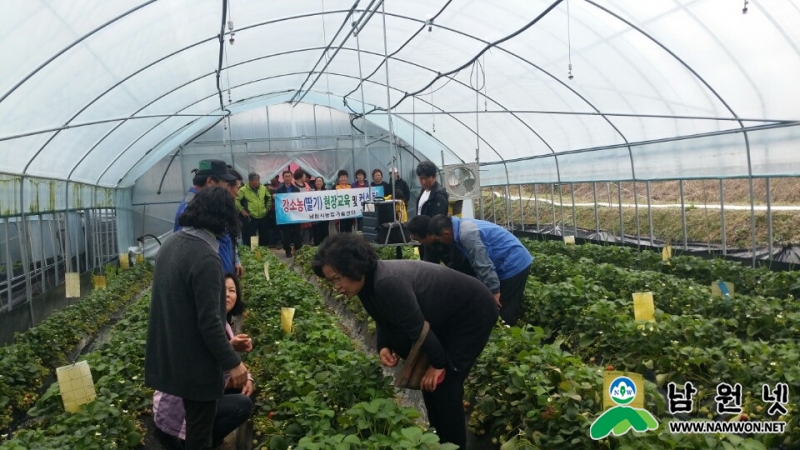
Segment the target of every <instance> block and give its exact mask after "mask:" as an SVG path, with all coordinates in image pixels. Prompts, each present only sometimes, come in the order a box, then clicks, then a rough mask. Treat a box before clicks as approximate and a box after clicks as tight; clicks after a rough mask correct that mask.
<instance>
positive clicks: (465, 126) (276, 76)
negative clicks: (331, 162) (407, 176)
mask: <svg viewBox="0 0 800 450" xmlns="http://www.w3.org/2000/svg"><path fill="white" fill-rule="evenodd" d="M300 73H305V72H297V73H284V74H280V75H275V76H272V77H266V78H264V79H259V80H251V81H248V82H247V83H242V84H240V85H237V86H235V87H240V86H244V85H247V84H252V83H257V82H259V81H263V80H267V79H273V78H280V77H284V76H290V75H297V74H300ZM325 73H327V74H329V75H335V76H342V77H345V78H353V79H357V78H356V77H354V76H352V75H348V74H338V73H335V72H325ZM369 82H370V83H373V84H376V85H379V86H383V87H386V85H385V84H383V83H379V82H376V81H369ZM281 92H287V91H278V92H270V93H264V94H260V95H272V94H276V93H281ZM260 95H259V96H260ZM210 97H213V94H212V95H210V96H207V97H205V98H202V99H199V100H197V101H196V102H194V103H192V104H190V105H187V106H185V107H184V108H183V109H186V108H189V107H191V106H193V105H195V104H197V103H199V102H202V101H205V100H207V99H208V98H210ZM417 98H418V99H419V100H421V101H422V102H425V103H428V104H429V105H431V107H433V108H436V109H439V110H440V111H443V110H441V108H439V107H437V106H436V105H433V104H430V103H429V102H426V101H425V100H424V99H421V98H419V97H417ZM334 109H335V108H334ZM443 112H444V111H443ZM451 118H452V119H453V120H455V121H456V122H458V123H459V124H461V125H462V126H464V128H466V129H467V130H469V131H470V132H471V133H472V134H475V135H476V136H477V135H478V134H477V133H476V132H475V130H473V129H472V128H470V127H469V126H468V125H466V124H465V123H464V122H462V121H461V120H460V119H458V118H456V117H452V116H451ZM162 123H163V122H162ZM159 125H161V123H158V124H156V125H154V126H153V127H152V128H151V129H150V130H148V131H146V132H145V133H143V134H142V135H140V136H139V137H138V138H136V139H135V140H134V141H133V142H131V144H130V145H128V147H126V148H125V149H123V150H122V152H121V153H120V154H119V155H118V156H117V157H116V158H115V159H114V161H112V162H111V163H110V164H109V165H108V166H106V168H105V169H104V170H103V172H102V173H101V174H100V176H98V178H97V180H98V181H97V182H99V181H100V179H102V177H103V176H104V175H105V173H106V172H107V171H108V169H110V168H111V166H113V165H114V164H115V163H116V161H117V160H118V159H119V158H120V157H121V156H122V155H123V154H124V153H125V152H126V151H127V150H128V149H129V148H130V147H131V146H132V145H134V144H135V143H136V142H138V141H139V140H140V139H141V138H143V137H144V136H145V135H146V134H147V133H149V132H150V131H152V130H153V129H155V128H156V127H158V126H159ZM165 139H167V137H165V138H164V139H162V141H161V142H163V141H164V140H165ZM480 139H481V141H483V142H484V143H485V144H486V145H487V146H489V148H491V149H492V151H493V152H495V154H497V155H498V156H500V155H499V153H498V152H497V150H496V149H495V148H494V147H493V146H492V145H491V144H490V143H489V142H488V141H486V140H485V139H483V138H480ZM158 145H160V143H159V144H157V145H156V147H157V146H158ZM444 147H445V148H447V146H444ZM154 148H155V147H154ZM150 151H152V149H151V150H149V151H148V152H147V153H145V154H144V155H142V157H144V156H145V155H147V154H149V153H150ZM500 158H501V159H502V156H500ZM140 161H141V159H140ZM137 164H138V162H137Z"/></svg>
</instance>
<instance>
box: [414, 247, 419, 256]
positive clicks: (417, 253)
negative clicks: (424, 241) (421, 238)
mask: <svg viewBox="0 0 800 450" xmlns="http://www.w3.org/2000/svg"><path fill="white" fill-rule="evenodd" d="M414 254H415V255H417V256H419V247H414Z"/></svg>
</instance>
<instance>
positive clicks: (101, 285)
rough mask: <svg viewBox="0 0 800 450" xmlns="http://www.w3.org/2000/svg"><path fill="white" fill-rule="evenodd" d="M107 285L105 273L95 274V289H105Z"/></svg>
mask: <svg viewBox="0 0 800 450" xmlns="http://www.w3.org/2000/svg"><path fill="white" fill-rule="evenodd" d="M106 286H108V285H107V284H106V277H105V275H95V276H94V288H95V289H105V288H106Z"/></svg>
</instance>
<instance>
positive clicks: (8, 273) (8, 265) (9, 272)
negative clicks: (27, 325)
mask: <svg viewBox="0 0 800 450" xmlns="http://www.w3.org/2000/svg"><path fill="white" fill-rule="evenodd" d="M8 219H9V218H8V217H6V218H5V219H3V225H5V226H4V228H5V229H6V280H7V283H6V294H7V297H8V303H7V305H6V306H8V310H9V311H11V300H12V298H11V280H12V279H13V275H14V274H13V273H12V266H13V264H12V263H11V238H10V236H9V233H8V222H9V220H8Z"/></svg>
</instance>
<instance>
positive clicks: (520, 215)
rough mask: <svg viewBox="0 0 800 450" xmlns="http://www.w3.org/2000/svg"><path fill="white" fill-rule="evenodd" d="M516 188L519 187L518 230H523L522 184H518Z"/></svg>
mask: <svg viewBox="0 0 800 450" xmlns="http://www.w3.org/2000/svg"><path fill="white" fill-rule="evenodd" d="M517 188H518V189H519V225H520V230H522V231H525V211H524V208H523V206H522V185H521V184H518V185H517Z"/></svg>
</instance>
